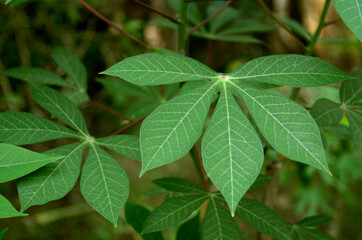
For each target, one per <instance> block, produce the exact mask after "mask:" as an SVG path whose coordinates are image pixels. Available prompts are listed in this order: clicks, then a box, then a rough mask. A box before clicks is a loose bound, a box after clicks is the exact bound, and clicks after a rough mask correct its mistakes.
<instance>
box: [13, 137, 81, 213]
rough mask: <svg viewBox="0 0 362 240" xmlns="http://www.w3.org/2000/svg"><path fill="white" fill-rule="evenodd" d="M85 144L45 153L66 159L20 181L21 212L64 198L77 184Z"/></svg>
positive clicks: (50, 164) (74, 144)
mask: <svg viewBox="0 0 362 240" xmlns="http://www.w3.org/2000/svg"><path fill="white" fill-rule="evenodd" d="M84 144H85V143H73V144H69V145H66V146H62V147H58V148H54V149H51V150H49V151H47V152H45V153H46V154H47V155H49V156H53V155H54V156H59V155H62V156H64V158H62V159H60V160H58V161H56V162H52V163H49V164H48V165H46V166H45V167H42V168H40V169H38V170H37V171H35V172H33V173H31V174H29V175H27V176H25V177H22V178H20V179H19V181H18V192H19V198H20V204H21V211H22V212H23V211H25V210H26V209H27V208H29V207H31V206H34V205H42V204H45V203H47V202H50V201H53V200H57V199H60V198H62V197H64V196H65V195H66V194H68V192H69V191H70V190H72V188H73V187H74V185H75V183H76V182H77V179H78V176H79V173H80V165H81V163H82V155H83V150H84V147H85V146H84Z"/></svg>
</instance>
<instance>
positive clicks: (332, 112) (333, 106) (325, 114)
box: [310, 98, 343, 127]
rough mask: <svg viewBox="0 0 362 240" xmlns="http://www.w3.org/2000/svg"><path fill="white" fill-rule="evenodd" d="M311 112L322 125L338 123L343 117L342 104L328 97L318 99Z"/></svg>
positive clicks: (327, 125)
mask: <svg viewBox="0 0 362 240" xmlns="http://www.w3.org/2000/svg"><path fill="white" fill-rule="evenodd" d="M310 114H311V115H312V117H313V118H314V120H315V121H316V123H317V124H318V126H320V127H330V126H334V125H337V124H338V123H339V122H340V121H341V120H342V117H343V110H342V109H341V108H340V105H339V104H337V103H335V102H332V101H331V100H328V99H326V98H321V99H318V100H317V101H316V102H315V103H314V104H313V106H312V109H311V110H310Z"/></svg>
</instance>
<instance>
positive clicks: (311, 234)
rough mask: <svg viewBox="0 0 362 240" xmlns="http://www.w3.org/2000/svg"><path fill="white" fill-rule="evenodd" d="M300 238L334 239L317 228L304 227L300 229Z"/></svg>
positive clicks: (300, 239)
mask: <svg viewBox="0 0 362 240" xmlns="http://www.w3.org/2000/svg"><path fill="white" fill-rule="evenodd" d="M298 237H299V238H298V240H315V239H318V240H334V238H333V237H331V236H329V235H328V234H326V233H324V232H321V231H319V230H316V229H307V228H303V229H300V230H299V235H298Z"/></svg>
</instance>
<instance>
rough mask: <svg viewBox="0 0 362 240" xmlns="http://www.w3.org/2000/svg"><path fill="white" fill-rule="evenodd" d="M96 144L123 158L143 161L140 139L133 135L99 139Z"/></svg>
mask: <svg viewBox="0 0 362 240" xmlns="http://www.w3.org/2000/svg"><path fill="white" fill-rule="evenodd" d="M96 143H97V144H98V145H101V146H103V147H106V148H109V149H111V150H113V151H115V152H116V153H118V154H121V155H122V156H125V157H128V158H131V159H134V160H141V152H140V145H139V138H138V137H136V136H131V135H116V136H110V137H105V138H97V139H96Z"/></svg>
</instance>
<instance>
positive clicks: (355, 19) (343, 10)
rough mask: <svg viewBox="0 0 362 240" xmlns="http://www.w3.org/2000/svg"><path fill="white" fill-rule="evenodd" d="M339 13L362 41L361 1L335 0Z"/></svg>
mask: <svg viewBox="0 0 362 240" xmlns="http://www.w3.org/2000/svg"><path fill="white" fill-rule="evenodd" d="M333 3H334V6H335V7H336V10H337V12H338V13H339V15H340V16H341V18H342V19H343V21H344V22H345V23H346V24H347V26H348V27H349V28H350V29H351V30H352V32H353V33H354V34H356V36H357V37H358V38H359V40H360V41H362V2H361V1H359V0H333Z"/></svg>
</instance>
